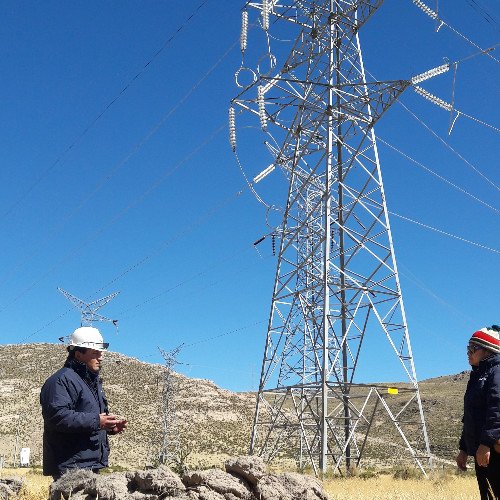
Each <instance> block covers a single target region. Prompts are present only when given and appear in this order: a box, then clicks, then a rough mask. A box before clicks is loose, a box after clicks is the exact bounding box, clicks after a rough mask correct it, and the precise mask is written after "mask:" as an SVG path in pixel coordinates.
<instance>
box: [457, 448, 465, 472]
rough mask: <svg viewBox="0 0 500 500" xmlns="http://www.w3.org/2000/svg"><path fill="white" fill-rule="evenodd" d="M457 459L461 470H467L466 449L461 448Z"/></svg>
mask: <svg viewBox="0 0 500 500" xmlns="http://www.w3.org/2000/svg"><path fill="white" fill-rule="evenodd" d="M456 461H457V465H458V468H459V469H460V470H463V471H466V470H467V453H465V451H463V450H460V453H459V454H458V455H457V458H456Z"/></svg>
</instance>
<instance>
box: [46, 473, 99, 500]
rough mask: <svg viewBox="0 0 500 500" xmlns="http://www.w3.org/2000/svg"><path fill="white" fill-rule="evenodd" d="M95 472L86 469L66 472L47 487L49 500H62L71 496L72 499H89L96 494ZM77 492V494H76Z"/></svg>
mask: <svg viewBox="0 0 500 500" xmlns="http://www.w3.org/2000/svg"><path fill="white" fill-rule="evenodd" d="M96 485H97V474H94V473H93V472H92V471H89V470H86V469H75V470H72V471H68V472H66V473H65V474H64V475H63V476H61V477H60V478H59V479H58V480H57V481H54V482H53V483H52V484H51V485H50V488H49V500H62V499H66V498H69V497H70V496H71V498H72V500H73V499H75V498H78V499H80V498H81V499H83V498H85V499H87V498H88V499H89V500H91V499H92V498H95V497H96V496H97V488H96ZM77 494H79V496H76V495H77Z"/></svg>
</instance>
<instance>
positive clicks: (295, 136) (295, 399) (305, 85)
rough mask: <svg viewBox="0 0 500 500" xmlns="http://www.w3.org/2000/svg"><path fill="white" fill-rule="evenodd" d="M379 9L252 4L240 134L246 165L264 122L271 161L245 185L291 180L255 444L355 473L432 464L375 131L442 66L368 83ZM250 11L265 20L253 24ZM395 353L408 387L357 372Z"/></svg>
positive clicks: (336, 2) (323, 1)
mask: <svg viewBox="0 0 500 500" xmlns="http://www.w3.org/2000/svg"><path fill="white" fill-rule="evenodd" d="M381 4H382V0H316V1H313V0H300V1H299V0H290V1H288V2H285V1H278V0H263V1H259V2H251V1H250V2H247V4H246V7H245V10H244V11H243V16H242V19H243V22H242V24H243V28H242V34H241V50H242V54H243V59H242V65H241V68H240V69H239V70H238V71H237V72H236V84H237V86H238V87H239V88H240V93H239V94H238V95H237V96H236V97H235V98H234V99H233V100H232V106H231V108H230V110H229V122H230V124H229V125H230V142H231V145H232V148H233V151H235V152H236V153H237V155H238V156H237V158H238V162H239V164H240V165H245V167H244V168H246V162H245V161H244V160H242V159H241V158H242V155H243V154H244V151H243V150H244V148H245V145H244V146H243V150H242V148H241V144H240V140H241V138H240V135H244V136H245V134H244V133H243V134H240V133H238V147H237V143H236V139H237V133H236V132H237V130H238V131H240V130H243V129H247V130H246V132H247V133H246V136H248V135H249V134H250V135H251V134H252V132H251V130H250V131H248V129H251V128H252V127H253V128H255V124H256V123H258V121H260V126H261V128H262V130H263V131H264V133H265V136H266V138H265V141H264V146H265V148H264V149H265V153H266V154H267V155H268V156H269V155H270V156H271V164H270V165H269V167H267V168H266V169H264V170H263V171H262V172H261V173H260V174H259V175H257V176H255V177H254V178H253V181H251V182H249V186H250V188H251V189H252V191H254V193H255V194H256V195H257V193H256V191H255V190H256V189H257V186H256V184H257V183H258V182H260V181H261V180H262V179H263V178H264V177H266V176H267V175H268V174H270V173H271V172H273V171H275V170H276V171H277V172H275V173H274V174H273V178H272V179H269V182H271V181H272V180H274V177H275V176H276V175H279V174H280V173H281V174H283V175H281V177H284V179H285V181H286V184H287V194H286V205H285V206H284V208H283V210H282V212H283V213H282V223H281V226H280V227H279V228H278V229H275V230H273V231H272V232H273V235H275V236H277V237H278V238H279V241H280V244H279V252H278V263H277V270H276V277H275V283H274V291H273V295H272V305H271V312H270V317H269V324H268V329H267V337H266V345H265V352H264V358H263V363H262V372H261V378H260V384H259V389H258V395H257V404H256V412H255V419H254V424H253V432H252V438H251V447H250V452H251V453H258V454H260V455H262V456H264V457H265V458H266V459H268V460H272V459H274V458H286V457H290V458H294V459H296V460H297V461H298V462H299V464H300V466H305V465H307V464H309V465H312V467H313V468H314V470H315V472H316V473H318V472H319V471H322V472H324V471H326V470H327V468H328V467H332V468H333V469H336V470H341V468H343V467H344V466H345V467H346V469H347V470H349V469H350V468H351V467H352V466H355V465H356V466H358V465H359V464H360V462H361V459H362V458H364V457H365V456H366V455H367V454H368V451H370V452H371V454H372V455H373V452H374V451H375V453H374V454H375V455H377V454H378V453H380V454H382V455H383V456H384V457H386V458H387V459H390V457H396V458H397V460H400V459H401V458H404V457H405V456H406V457H407V458H409V459H410V460H411V461H412V462H413V463H416V465H417V466H418V467H419V468H420V469H421V470H422V471H423V472H424V473H425V470H426V468H427V467H428V466H430V465H431V462H430V458H431V456H430V449H429V441H428V437H427V431H426V426H425V420H424V413H423V410H422V403H421V398H420V393H419V388H418V383H417V377H416V373H415V367H414V362H413V355H412V350H411V346H410V336H409V332H408V327H407V322H406V317H405V310H404V307H403V300H402V295H401V289H400V284H399V278H398V270H397V267H396V260H395V256H394V248H393V242H392V236H391V229H390V225H389V218H388V211H387V206H386V200H385V195H384V186H383V182H382V175H381V170H380V164H379V157H378V153H377V145H376V138H375V133H374V128H373V126H374V124H375V123H376V122H377V121H378V120H379V119H380V117H381V116H382V115H383V114H384V112H385V111H387V109H388V108H389V107H390V106H391V105H392V104H393V103H394V102H395V101H396V99H397V98H398V96H399V95H400V94H401V93H402V92H403V91H404V90H405V89H406V88H407V87H408V86H410V85H412V84H414V83H416V82H420V81H422V80H425V79H427V78H430V77H432V76H435V75H436V74H439V73H440V72H443V71H442V70H441V69H442V68H437V69H435V70H430V71H428V72H426V73H423V74H421V75H419V76H417V77H414V78H413V79H411V80H400V81H385V82H379V81H369V80H368V79H367V78H366V75H365V70H364V66H363V58H362V53H361V46H360V41H359V36H358V35H359V31H360V29H361V28H362V27H363V26H364V24H365V23H366V22H367V21H368V19H369V18H370V17H371V16H372V15H373V14H374V13H375V11H376V10H377V8H378V7H379V6H380V5H381ZM249 15H253V16H255V18H256V23H255V24H257V25H260V28H262V29H255V30H253V31H252V30H249V26H252V24H249ZM271 31H272V36H271V34H270V33H271ZM254 35H255V39H257V37H260V39H261V40H262V41H263V43H261V46H262V49H263V50H262V51H260V52H259V49H258V48H257V50H254V51H253V52H252V47H251V45H252V44H251V43H250V42H253V40H254ZM257 43H258V42H257ZM249 59H252V61H253V62H252V63H249V62H248V60H249ZM243 80H246V81H243ZM254 135H255V134H254ZM252 141H253V139H252V138H251V139H250V141H249V145H248V147H247V149H248V150H250V152H249V156H250V157H251V158H250V161H249V162H248V163H250V164H252V163H253V164H255V163H257V162H260V161H261V160H260V157H259V155H258V153H257V152H256V151H257V148H256V143H255V141H253V142H252ZM267 162H268V160H265V163H264V165H265V164H267ZM261 164H262V163H261ZM256 171H258V170H256ZM266 182H268V180H266ZM257 197H258V199H259V201H263V200H262V198H261V196H259V195H257ZM268 207H269V206H268ZM385 358H390V362H392V363H393V364H394V366H392V365H391V367H392V369H393V371H392V372H390V373H391V374H392V376H394V373H396V372H395V371H394V369H396V370H398V372H397V373H398V374H399V375H397V378H389V379H388V380H401V379H403V381H404V383H401V384H399V385H394V384H392V383H391V384H388V383H361V382H360V381H359V372H360V371H361V368H362V367H363V366H364V367H365V372H364V378H366V373H367V370H368V369H370V373H369V375H370V380H375V381H377V382H380V381H381V380H383V378H382V377H383V376H384V367H385V361H383V359H385ZM389 364H390V363H389ZM386 380H387V379H386ZM374 436H375V437H374ZM377 436H378V437H377ZM387 448H390V449H389V451H387ZM384 453H385V455H384Z"/></svg>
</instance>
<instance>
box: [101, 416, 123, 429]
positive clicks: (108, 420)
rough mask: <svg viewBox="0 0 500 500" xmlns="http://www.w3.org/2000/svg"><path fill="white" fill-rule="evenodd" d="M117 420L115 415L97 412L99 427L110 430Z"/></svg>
mask: <svg viewBox="0 0 500 500" xmlns="http://www.w3.org/2000/svg"><path fill="white" fill-rule="evenodd" d="M118 422H119V420H117V418H116V416H115V415H106V413H100V414H99V427H100V428H101V429H104V430H106V431H112V430H113V428H114V427H116V425H117V424H118Z"/></svg>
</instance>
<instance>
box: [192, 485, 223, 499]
mask: <svg viewBox="0 0 500 500" xmlns="http://www.w3.org/2000/svg"><path fill="white" fill-rule="evenodd" d="M194 491H195V492H196V494H197V495H198V496H197V498H198V500H226V499H225V497H224V495H221V494H220V493H217V492H216V491H214V490H211V489H210V488H207V487H206V486H198V487H197V488H196V489H195V490H194Z"/></svg>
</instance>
